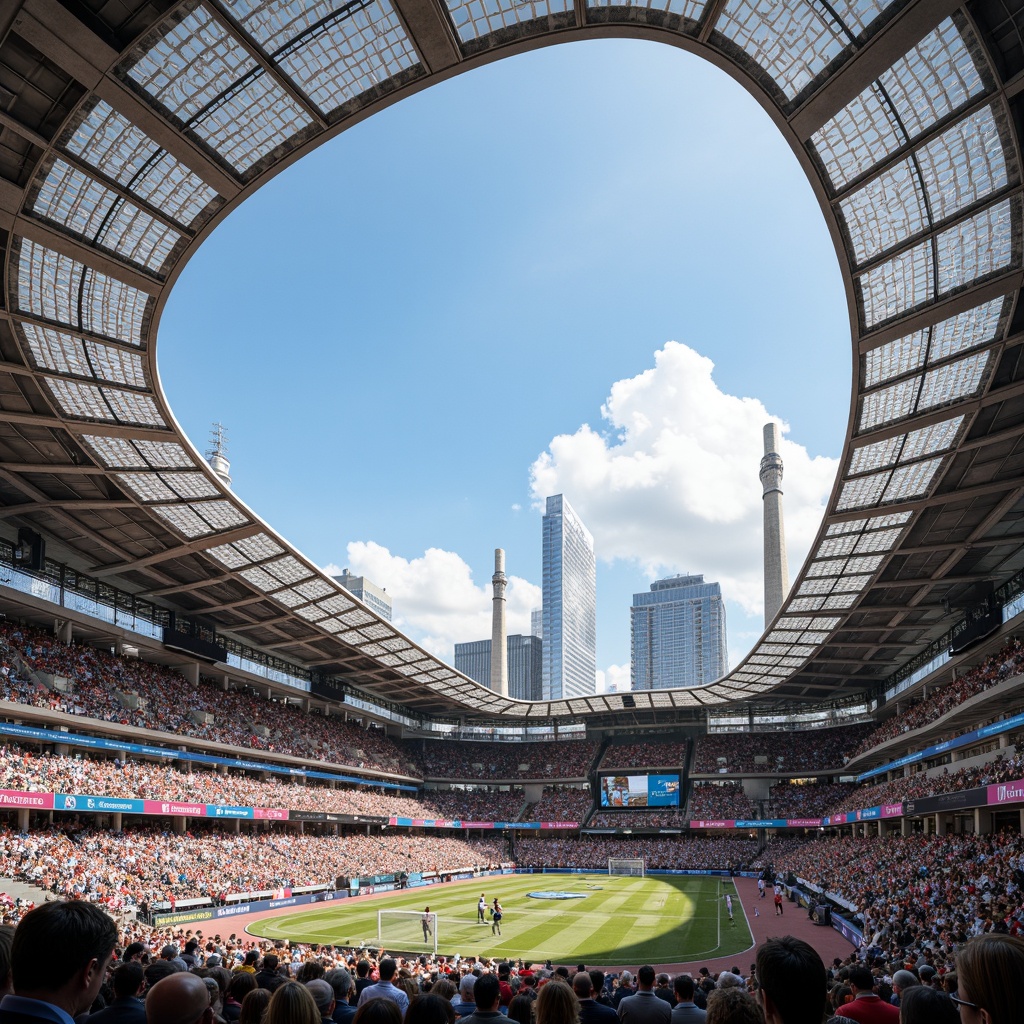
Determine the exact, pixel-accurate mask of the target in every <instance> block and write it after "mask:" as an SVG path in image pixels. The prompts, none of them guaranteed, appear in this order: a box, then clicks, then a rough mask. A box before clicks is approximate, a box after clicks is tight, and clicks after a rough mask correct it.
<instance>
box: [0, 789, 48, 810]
mask: <svg viewBox="0 0 1024 1024" xmlns="http://www.w3.org/2000/svg"><path fill="white" fill-rule="evenodd" d="M0 807H30V808H33V809H34V810H38V811H49V810H52V809H53V794H52V793H23V792H21V790H17V789H0Z"/></svg>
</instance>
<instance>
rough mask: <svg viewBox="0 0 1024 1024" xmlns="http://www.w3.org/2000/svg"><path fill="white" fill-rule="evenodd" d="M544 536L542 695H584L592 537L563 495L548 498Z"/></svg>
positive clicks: (592, 669)
mask: <svg viewBox="0 0 1024 1024" xmlns="http://www.w3.org/2000/svg"><path fill="white" fill-rule="evenodd" d="M543 534H544V547H543V559H542V562H543V567H542V577H543V579H542V582H541V589H542V592H543V601H542V610H543V613H544V615H543V618H544V699H545V700H561V699H562V698H565V697H583V696H586V695H587V694H591V693H594V691H595V689H596V681H597V563H596V562H595V560H594V538H593V537H592V536H591V535H590V531H589V530H588V529H587V528H586V527H585V526H584V525H583V522H582V520H581V519H580V517H579V516H578V515H577V514H576V512H575V511H574V510H573V507H572V505H570V504H569V502H568V501H566V500H565V497H564V495H561V494H555V495H552V496H551V497H549V498H548V500H547V506H546V511H545V513H544V525H543Z"/></svg>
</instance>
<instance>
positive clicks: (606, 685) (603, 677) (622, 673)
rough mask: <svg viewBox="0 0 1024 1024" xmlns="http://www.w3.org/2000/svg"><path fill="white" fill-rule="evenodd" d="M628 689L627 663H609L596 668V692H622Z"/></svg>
mask: <svg viewBox="0 0 1024 1024" xmlns="http://www.w3.org/2000/svg"><path fill="white" fill-rule="evenodd" d="M628 689H630V676H629V665H609V666H608V667H607V668H606V669H600V668H599V669H598V670H597V692H598V693H622V692H623V691H624V690H628Z"/></svg>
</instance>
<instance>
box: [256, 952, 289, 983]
mask: <svg viewBox="0 0 1024 1024" xmlns="http://www.w3.org/2000/svg"><path fill="white" fill-rule="evenodd" d="M280 966H281V961H280V960H278V958H277V954H276V953H268V954H267V955H266V956H265V957H264V958H263V966H262V967H261V968H260V969H259V970H258V971H257V972H256V986H257V987H258V988H265V989H266V990H267V991H268V992H273V991H274V989H276V988H278V987H279V986H281V985H283V984H284V978H282V977H281V975H280V974H278V972H277V969H278V967H280Z"/></svg>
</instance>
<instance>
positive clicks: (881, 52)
mask: <svg viewBox="0 0 1024 1024" xmlns="http://www.w3.org/2000/svg"><path fill="white" fill-rule="evenodd" d="M962 6H963V3H962V0H928V2H927V3H918V4H909V5H908V6H907V7H906V8H904V9H903V10H902V11H901V12H900V13H899V14H897V15H895V16H894V17H893V18H892V20H891V21H889V23H888V24H887V25H885V26H884V27H883V28H882V29H881V30H880V31H879V32H878V33H877V34H876V35H874V36H873V37H872V38H871V39H869V40H868V41H867V43H865V44H864V46H863V47H862V48H861V49H860V50H858V51H857V52H856V53H855V54H854V55H853V57H851V58H850V60H848V61H847V62H846V63H845V64H844V65H843V66H842V67H841V68H840V69H839V70H838V71H837V72H836V73H835V74H834V75H832V76H831V77H830V78H829V79H828V81H827V82H826V83H825V84H824V85H823V86H822V87H821V88H820V89H819V90H818V91H817V92H816V93H814V95H813V96H811V97H810V98H809V99H808V100H807V101H806V102H805V103H803V104H802V105H801V106H800V108H799V109H798V110H797V112H796V113H795V114H794V115H793V116H792V117H791V118H790V121H789V124H790V127H791V128H792V129H793V131H794V132H795V133H796V135H797V137H798V138H799V139H800V141H801V142H804V141H806V140H807V139H809V138H810V137H811V136H812V135H813V134H814V133H815V132H816V131H817V130H818V129H819V128H820V127H821V126H822V125H823V124H824V123H825V122H826V121H827V120H828V119H829V118H830V117H834V116H835V115H836V114H838V113H839V111H840V110H842V109H843V107H845V106H846V104H847V103H849V102H850V100H852V99H854V98H855V97H856V96H859V95H860V94H861V93H862V92H863V91H864V90H865V89H866V88H867V87H868V86H869V85H870V84H871V83H872V82H873V81H874V80H875V79H876V78H878V76H879V75H881V74H882V73H883V72H885V71H888V70H889V68H891V67H892V66H893V64H895V63H896V61H898V60H899V59H900V57H902V56H903V55H904V54H905V53H907V51H908V50H910V49H911V48H913V47H914V46H916V45H917V44H918V43H919V42H920V41H921V40H922V39H924V37H925V36H926V35H928V33H929V32H931V31H932V30H933V29H934V28H936V27H937V26H938V25H939V23H940V22H942V21H944V20H945V19H946V18H948V17H949V16H950V15H951V14H952V13H953V12H954V11H955V10H957V9H958V8H960V7H962Z"/></svg>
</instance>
